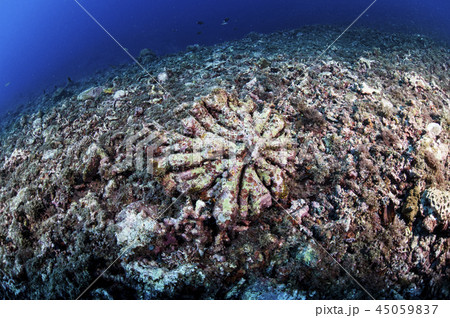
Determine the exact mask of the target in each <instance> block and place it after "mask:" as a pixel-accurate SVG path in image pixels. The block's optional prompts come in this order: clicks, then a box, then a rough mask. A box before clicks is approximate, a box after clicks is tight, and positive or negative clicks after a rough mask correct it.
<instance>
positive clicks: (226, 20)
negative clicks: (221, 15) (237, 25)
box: [222, 18, 230, 25]
mask: <svg viewBox="0 0 450 318" xmlns="http://www.w3.org/2000/svg"><path fill="white" fill-rule="evenodd" d="M228 21H230V18H225V19H223V21H222V25H227V24H228Z"/></svg>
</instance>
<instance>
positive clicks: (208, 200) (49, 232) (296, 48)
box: [0, 27, 450, 299]
mask: <svg viewBox="0 0 450 318" xmlns="http://www.w3.org/2000/svg"><path fill="white" fill-rule="evenodd" d="M340 32H341V30H336V29H334V28H329V27H308V28H303V29H300V30H294V31H288V32H279V33H275V34H270V35H260V34H249V35H248V36H247V37H246V38H244V39H242V40H239V41H236V42H229V43H224V44H221V45H216V46H213V47H199V46H192V47H189V48H188V49H187V50H186V51H185V52H182V53H179V54H176V55H172V56H167V57H162V58H159V57H156V56H154V55H153V54H151V52H150V51H149V50H144V51H143V52H142V53H141V56H140V62H141V63H143V65H145V67H146V68H148V70H149V72H150V73H151V74H152V77H150V76H149V75H148V74H147V73H146V72H143V71H142V70H141V69H140V68H139V67H138V66H137V65H126V66H122V67H118V68H116V69H113V70H110V71H108V72H104V73H101V74H96V75H95V76H93V77H92V78H90V79H88V80H86V81H85V82H83V83H72V84H71V85H68V86H66V87H64V88H60V89H58V90H56V91H55V92H54V93H53V95H44V96H42V97H41V98H39V99H38V100H37V101H36V102H35V103H34V104H33V105H32V106H33V107H31V108H28V109H26V110H24V111H23V112H21V113H18V114H16V115H15V116H14V117H12V118H10V119H9V121H6V123H5V126H4V129H3V133H2V135H1V136H0V140H1V147H0V178H1V183H0V224H1V226H0V260H1V263H0V298H5V299H23V298H33V299H34V298H40V299H42V298H65V299H73V298H76V297H78V296H79V295H81V294H82V293H83V292H84V293H83V294H82V298H86V299H93V298H95V299H121V298H140V299H167V298H187V299H189V298H216V299H236V298H244V299H366V298H369V297H370V296H369V295H368V293H370V294H371V295H372V296H373V297H375V298H378V299H401V298H406V299H418V298H444V299H448V297H449V296H450V295H449V293H450V290H449V277H450V269H449V265H450V251H449V245H450V230H449V224H448V223H449V218H450V193H449V190H450V178H449V176H450V175H449V174H450V172H449V144H450V135H449V125H450V98H449V88H450V82H449V77H448V73H449V68H450V64H449V61H450V54H449V53H450V52H449V48H448V47H446V46H445V45H442V44H439V43H435V42H433V41H431V40H429V39H427V38H424V37H422V36H420V35H398V34H384V33H378V32H375V31H372V30H367V29H359V30H358V29H354V30H350V31H349V32H348V33H347V34H346V35H345V36H344V37H343V38H342V39H341V40H340V41H339V42H338V43H336V45H335V46H334V47H333V48H332V49H331V50H330V51H328V52H327V53H326V54H325V55H324V56H322V57H321V58H320V59H319V60H315V58H316V57H317V56H319V54H320V52H321V51H322V50H323V49H324V48H325V47H326V46H327V44H329V43H331V42H332V41H333V39H335V38H336V37H337V36H338V35H339V34H340ZM155 78H157V79H158V80H159V82H160V84H162V86H161V85H159V84H158V83H157V82H156V81H155ZM336 262H339V263H340V264H341V265H342V267H343V268H345V269H346V270H347V271H348V272H349V273H351V275H353V277H354V278H355V279H356V280H358V281H359V282H360V284H361V285H362V286H364V288H365V289H366V290H367V292H368V293H366V292H365V291H364V290H363V289H362V288H360V286H358V284H356V283H355V281H354V280H353V279H352V278H351V277H350V276H349V275H348V274H347V273H345V271H343V270H342V268H341V267H339V266H338V264H337V263H336ZM111 264H113V265H112V266H111V267H110V268H109V269H108V270H107V271H106V272H105V273H104V274H103V275H101V277H100V278H99V279H98V281H96V282H95V284H94V285H93V286H91V287H90V288H89V289H87V290H86V288H87V287H88V286H89V285H90V284H91V283H92V282H93V281H94V279H96V278H97V277H99V275H100V274H102V273H103V271H104V270H105V269H106V268H107V267H108V266H109V265H111Z"/></svg>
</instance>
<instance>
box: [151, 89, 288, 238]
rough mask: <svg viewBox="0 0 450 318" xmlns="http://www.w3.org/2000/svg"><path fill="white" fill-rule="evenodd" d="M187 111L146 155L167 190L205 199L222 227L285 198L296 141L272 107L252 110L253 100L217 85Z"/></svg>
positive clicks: (257, 213)
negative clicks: (178, 124) (178, 126)
mask: <svg viewBox="0 0 450 318" xmlns="http://www.w3.org/2000/svg"><path fill="white" fill-rule="evenodd" d="M190 113H191V115H192V116H190V117H188V118H185V119H184V120H183V121H182V125H183V127H184V130H183V133H182V134H180V133H169V132H162V133H161V139H162V141H161V145H160V146H159V147H158V148H157V149H156V150H155V154H156V156H155V157H154V158H153V159H152V164H153V168H154V172H155V175H156V176H157V178H159V179H160V181H161V184H162V185H163V187H164V188H165V190H166V191H167V192H169V193H171V194H175V193H176V192H179V193H187V194H188V195H190V196H191V197H193V198H200V199H202V200H206V201H208V200H209V202H211V203H212V204H213V215H214V217H215V219H216V222H217V224H218V225H219V227H220V228H221V229H222V230H225V229H227V228H228V227H229V226H232V225H234V224H235V223H236V222H237V221H239V220H245V219H247V218H248V217H251V216H255V215H259V214H260V213H261V211H262V210H263V209H265V208H268V207H270V206H272V205H273V204H274V200H276V201H277V202H278V201H281V202H283V201H285V200H287V198H288V196H289V186H288V184H289V180H290V179H291V178H290V176H292V175H293V174H294V171H295V163H296V151H295V149H296V147H295V141H294V140H293V138H292V133H291V131H290V130H289V129H288V127H287V124H286V122H285V121H284V120H283V118H282V117H281V116H280V115H279V114H277V113H276V112H275V110H274V109H273V108H271V107H269V106H267V105H266V106H265V107H263V109H262V110H260V111H258V110H257V106H256V104H255V103H254V102H253V101H251V100H247V101H245V102H244V101H241V100H239V99H237V98H236V97H235V96H233V95H231V94H228V93H227V92H225V91H224V90H220V89H217V90H215V91H214V92H213V93H212V94H210V95H209V96H207V97H205V98H203V99H201V100H200V101H198V102H196V103H194V105H193V107H192V109H191V111H190Z"/></svg>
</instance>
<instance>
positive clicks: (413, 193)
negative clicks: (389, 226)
mask: <svg viewBox="0 0 450 318" xmlns="http://www.w3.org/2000/svg"><path fill="white" fill-rule="evenodd" d="M419 200H420V187H419V186H418V185H416V186H415V187H414V188H412V189H411V190H409V193H408V197H407V198H406V201H405V204H404V205H403V208H402V216H403V218H404V219H405V221H406V222H407V223H408V224H412V223H413V222H414V219H415V218H416V216H417V213H418V212H419Z"/></svg>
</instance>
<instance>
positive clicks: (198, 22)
mask: <svg viewBox="0 0 450 318" xmlns="http://www.w3.org/2000/svg"><path fill="white" fill-rule="evenodd" d="M204 23H205V22H203V21H197V24H198V25H203V24H204Z"/></svg>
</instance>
